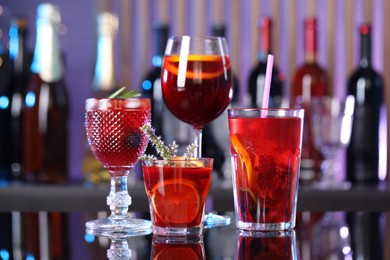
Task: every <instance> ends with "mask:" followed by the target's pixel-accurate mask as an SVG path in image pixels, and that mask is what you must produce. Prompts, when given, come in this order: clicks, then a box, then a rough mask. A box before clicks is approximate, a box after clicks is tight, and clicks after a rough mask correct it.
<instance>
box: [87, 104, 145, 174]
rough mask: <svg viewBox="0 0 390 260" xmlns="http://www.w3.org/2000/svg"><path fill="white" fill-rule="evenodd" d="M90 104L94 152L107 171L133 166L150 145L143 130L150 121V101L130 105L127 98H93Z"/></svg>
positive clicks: (89, 137)
mask: <svg viewBox="0 0 390 260" xmlns="http://www.w3.org/2000/svg"><path fill="white" fill-rule="evenodd" d="M87 102H90V105H91V108H90V109H89V110H87V111H86V113H85V125H86V128H87V136H88V142H89V145H90V147H91V150H92V153H93V154H94V155H95V157H96V158H97V159H98V160H99V161H100V162H101V163H102V164H103V166H104V167H105V168H107V169H110V168H116V169H118V167H119V168H120V167H124V168H129V167H130V166H133V165H134V164H135V163H136V162H137V161H138V157H139V156H140V155H142V154H143V153H144V152H145V149H146V145H147V142H148V139H147V137H146V135H145V134H144V133H143V132H142V131H141V130H140V128H141V126H142V125H143V124H145V123H146V122H149V121H150V109H149V108H148V106H149V104H150V103H149V100H148V99H135V100H133V101H131V102H132V103H130V102H129V100H126V99H103V100H99V101H98V100H96V99H89V101H87ZM132 106H135V108H133V107H132ZM116 172H117V171H111V173H116Z"/></svg>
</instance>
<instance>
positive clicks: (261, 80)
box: [248, 17, 284, 108]
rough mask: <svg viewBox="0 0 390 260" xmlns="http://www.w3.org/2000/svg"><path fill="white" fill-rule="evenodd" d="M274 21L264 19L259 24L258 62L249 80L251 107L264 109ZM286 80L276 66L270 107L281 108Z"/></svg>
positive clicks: (272, 79)
mask: <svg viewBox="0 0 390 260" xmlns="http://www.w3.org/2000/svg"><path fill="white" fill-rule="evenodd" d="M271 47H272V20H271V19H270V18H269V17H264V18H262V19H261V20H260V22H259V50H258V54H257V55H258V56H257V57H258V62H257V64H256V65H255V67H253V69H252V70H251V72H250V74H249V79H248V92H249V96H250V106H251V107H262V101H263V92H264V85H265V73H266V70H267V56H268V54H272V50H271ZM283 89H284V78H283V75H282V73H281V72H280V71H279V68H278V67H277V65H275V64H274V66H273V69H272V77H271V90H270V99H269V104H268V106H269V107H273V108H276V107H281V106H282V101H283V91H284V90H283Z"/></svg>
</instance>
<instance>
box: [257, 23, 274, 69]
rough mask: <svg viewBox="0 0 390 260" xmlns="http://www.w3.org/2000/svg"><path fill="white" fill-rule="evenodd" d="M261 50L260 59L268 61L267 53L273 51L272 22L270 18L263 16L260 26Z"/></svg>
mask: <svg viewBox="0 0 390 260" xmlns="http://www.w3.org/2000/svg"><path fill="white" fill-rule="evenodd" d="M259 36H260V38H259V51H258V54H257V55H258V59H259V60H260V61H266V60H267V55H268V54H270V53H271V46H272V45H271V44H272V23H271V20H270V19H269V18H263V19H262V20H261V22H260V26H259Z"/></svg>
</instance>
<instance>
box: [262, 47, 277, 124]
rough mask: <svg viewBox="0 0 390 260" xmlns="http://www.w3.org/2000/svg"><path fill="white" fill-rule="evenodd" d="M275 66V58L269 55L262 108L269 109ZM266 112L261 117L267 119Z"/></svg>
mask: <svg viewBox="0 0 390 260" xmlns="http://www.w3.org/2000/svg"><path fill="white" fill-rule="evenodd" d="M273 65H274V56H273V55H271V54H268V57H267V70H266V71H265V83H264V92H263V102H262V103H261V107H262V108H268V101H269V92H270V88H271V77H272V67H273ZM265 116H266V113H265V111H263V112H262V114H261V117H265Z"/></svg>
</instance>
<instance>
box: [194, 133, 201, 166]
mask: <svg viewBox="0 0 390 260" xmlns="http://www.w3.org/2000/svg"><path fill="white" fill-rule="evenodd" d="M194 133H195V140H194V141H195V144H196V145H197V148H196V151H195V157H196V158H202V128H195V127H194Z"/></svg>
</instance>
